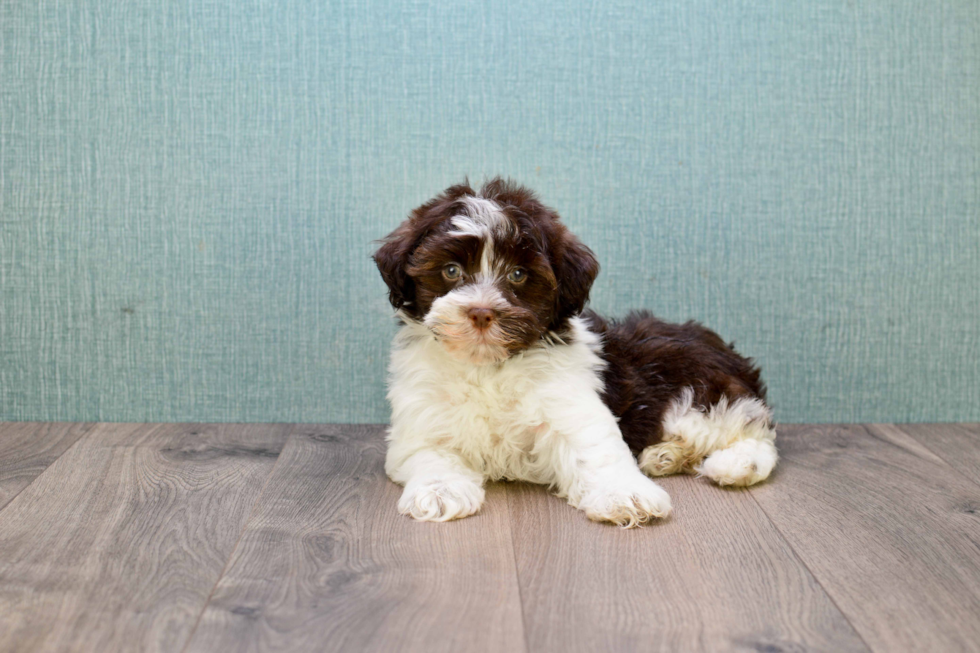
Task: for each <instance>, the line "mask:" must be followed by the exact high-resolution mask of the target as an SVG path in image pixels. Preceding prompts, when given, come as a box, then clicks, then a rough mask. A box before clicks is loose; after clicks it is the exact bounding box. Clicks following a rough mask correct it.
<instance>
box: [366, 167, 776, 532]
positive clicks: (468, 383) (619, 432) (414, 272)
mask: <svg viewBox="0 0 980 653" xmlns="http://www.w3.org/2000/svg"><path fill="white" fill-rule="evenodd" d="M374 258H375V261H376V262H377V264H378V269H379V270H380V271H381V275H382V277H383V278H384V280H385V283H386V284H387V285H388V288H389V299H390V301H391V304H392V305H393V306H394V307H395V308H396V309H397V316H398V318H399V319H400V321H401V323H402V326H401V328H400V330H399V332H398V334H397V336H396V337H395V341H394V345H393V347H392V353H391V366H390V382H389V390H388V399H389V401H390V402H391V406H392V425H391V429H390V431H389V436H388V443H389V446H388V456H387V461H386V470H387V472H388V475H389V476H390V477H391V479H392V480H394V481H395V482H397V483H400V484H402V485H404V486H405V491H404V493H403V494H402V498H401V500H400V501H399V504H398V507H399V510H400V511H401V512H402V513H404V514H408V515H411V516H413V517H415V518H416V519H420V520H430V521H445V520H449V519H456V518H460V517H465V516H467V515H470V514H473V513H474V512H476V511H477V510H479V508H480V505H481V504H482V502H483V498H484V491H483V485H484V483H485V481H487V480H488V479H490V480H495V479H505V478H506V479H513V480H524V481H530V482H533V483H541V484H545V485H548V486H551V487H552V488H554V489H555V491H556V493H557V494H558V496H561V497H567V499H568V502H569V503H570V504H571V505H573V506H575V507H577V508H580V509H582V510H584V511H585V513H586V514H587V515H588V516H589V517H590V518H592V519H596V520H601V521H610V522H613V523H616V524H620V525H623V526H636V525H638V524H642V523H644V522H646V521H648V520H650V519H652V518H655V517H666V516H667V515H668V514H669V513H670V510H671V505H670V497H669V496H668V495H667V493H666V492H664V491H663V489H661V488H660V486H658V485H657V484H656V483H654V482H653V481H652V480H650V478H648V477H647V476H646V475H650V476H661V475H664V474H672V473H675V472H688V473H699V474H703V475H704V476H707V477H708V478H710V479H712V480H714V481H715V482H717V483H719V484H721V485H751V484H753V483H757V482H759V481H761V480H763V479H765V478H766V477H768V476H769V474H770V472H771V471H772V469H773V467H774V466H775V464H776V448H775V444H774V441H775V435H776V434H775V431H774V430H773V427H772V415H771V411H770V409H769V408H768V406H767V405H766V404H765V387H764V386H763V384H762V382H761V381H760V379H759V370H758V369H756V368H755V367H754V366H753V364H752V362H751V361H749V360H747V359H745V358H743V357H741V356H739V355H738V354H737V353H735V351H733V350H732V348H731V347H730V346H727V345H726V344H725V343H724V341H722V340H721V338H719V337H718V336H717V335H716V334H715V333H713V332H712V331H710V330H708V329H706V328H704V327H702V326H700V325H698V324H696V323H694V322H688V323H687V324H684V325H674V324H668V323H665V322H662V321H660V320H658V319H656V318H655V317H653V316H652V315H650V314H649V313H646V312H637V313H631V314H630V315H629V316H628V317H627V318H626V319H625V320H623V321H619V322H616V321H607V320H605V319H603V318H601V317H599V316H598V315H596V314H595V313H593V312H591V311H583V309H584V307H585V304H586V302H587V300H588V297H589V289H590V288H591V286H592V282H593V281H594V280H595V277H596V275H597V274H598V272H599V265H598V263H597V262H596V259H595V256H594V255H593V254H592V252H591V251H590V250H589V249H588V248H587V247H586V246H584V245H583V244H582V243H581V242H579V240H578V238H576V237H575V236H574V235H572V234H571V232H569V231H568V229H567V228H566V227H565V226H564V225H563V224H562V223H561V222H560V220H559V218H558V215H557V214H556V213H555V212H554V211H552V210H551V209H549V208H548V207H546V206H544V205H543V204H541V202H540V201H538V199H537V198H536V197H535V196H534V194H533V193H532V192H531V191H529V190H527V189H526V188H523V187H521V186H518V185H516V184H513V183H510V182H507V181H503V180H501V179H494V180H492V181H490V182H488V183H486V184H484V186H483V187H482V188H481V189H480V190H479V191H476V190H474V189H473V188H471V187H470V186H469V185H468V184H461V185H457V186H453V187H451V188H449V189H447V190H446V191H445V192H444V193H442V194H441V195H439V196H438V197H436V198H435V199H433V200H431V201H429V202H427V203H425V204H423V205H422V206H420V207H419V208H417V209H415V211H413V212H412V214H411V216H410V217H409V218H408V220H406V221H405V222H404V223H402V224H401V226H399V227H398V228H397V229H395V231H393V232H392V233H391V234H390V235H389V236H388V237H387V238H386V239H385V240H384V244H383V245H382V246H381V248H380V249H379V250H378V251H377V253H376V254H375V256H374ZM634 456H638V460H637V458H635V457H634ZM645 474H646V475H645Z"/></svg>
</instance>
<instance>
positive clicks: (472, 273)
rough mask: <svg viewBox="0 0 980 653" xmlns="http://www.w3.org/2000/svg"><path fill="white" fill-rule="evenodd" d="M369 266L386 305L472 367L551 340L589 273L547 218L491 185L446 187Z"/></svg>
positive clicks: (589, 261)
mask: <svg viewBox="0 0 980 653" xmlns="http://www.w3.org/2000/svg"><path fill="white" fill-rule="evenodd" d="M374 260H375V262H376V263H377V264H378V269H379V270H380V271H381V276H382V277H383V278H384V280H385V283H387V284H388V290H389V299H390V301H391V304H392V305H393V306H394V307H395V308H396V309H399V310H400V311H401V312H402V314H403V315H404V316H405V317H407V318H408V319H411V320H415V321H419V322H422V323H423V324H424V325H425V326H426V327H428V328H429V329H430V330H431V331H432V332H433V333H434V334H435V335H436V337H437V338H438V339H439V340H440V342H442V344H443V345H444V346H445V347H446V349H447V351H449V352H450V353H451V354H452V355H453V356H455V357H456V358H458V359H460V360H465V361H469V362H472V363H474V364H485V363H492V362H500V361H503V360H506V359H507V358H509V357H510V356H513V355H514V354H516V353H518V352H520V351H523V350H525V349H527V348H528V347H530V346H531V345H533V344H534V343H536V342H537V341H538V340H539V339H540V338H541V337H542V336H544V335H545V334H546V333H549V332H556V333H559V334H560V333H561V332H562V330H563V329H564V328H565V326H566V324H567V322H568V319H569V318H570V317H572V316H574V315H576V314H578V313H579V312H581V310H582V308H583V307H584V306H585V302H586V301H588V297H589V289H590V288H591V287H592V282H593V281H594V280H595V277H596V275H597V274H598V272H599V264H598V263H597V262H596V259H595V256H594V255H593V254H592V252H591V251H590V250H589V249H588V248H587V247H586V246H584V245H583V244H582V243H581V242H579V240H578V238H576V237H575V236H574V235H572V234H571V232H569V231H568V229H567V228H565V226H564V225H563V224H561V222H560V221H559V218H558V214H557V213H555V212H554V211H552V210H551V209H549V208H548V207H546V206H544V205H543V204H541V202H539V201H538V199H537V198H536V197H535V196H534V194H533V193H532V192H530V191H529V190H527V189H525V188H522V187H520V186H517V185H515V184H512V183H509V182H506V181H503V180H501V179H494V180H492V181H490V182H488V183H486V184H485V185H484V186H483V188H481V189H480V191H479V192H475V191H474V190H473V189H472V188H471V187H470V186H469V185H468V184H461V185H458V186H452V187H450V188H449V189H447V190H446V191H445V192H444V193H442V194H441V195H439V196H438V197H436V198H434V199H432V200H430V201H429V202H426V203H425V204H423V205H422V206H420V207H419V208H417V209H415V210H414V211H413V212H412V214H411V215H410V216H409V218H408V219H407V220H406V221H405V222H403V223H402V224H401V225H400V226H399V227H398V228H397V229H395V231H393V232H392V233H391V234H389V235H388V237H387V238H385V239H384V242H383V244H382V246H381V248H380V249H379V250H378V251H377V252H376V253H375V255H374Z"/></svg>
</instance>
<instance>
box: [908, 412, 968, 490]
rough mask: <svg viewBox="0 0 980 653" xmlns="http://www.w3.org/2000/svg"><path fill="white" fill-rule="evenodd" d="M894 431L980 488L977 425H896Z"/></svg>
mask: <svg viewBox="0 0 980 653" xmlns="http://www.w3.org/2000/svg"><path fill="white" fill-rule="evenodd" d="M895 428H898V429H900V430H902V431H904V432H905V433H908V434H909V435H910V436H912V437H913V438H915V439H916V441H918V443H919V444H921V445H922V446H923V447H925V448H927V449H929V451H931V452H933V453H934V454H935V455H937V456H939V457H940V458H942V459H943V460H945V461H946V462H947V463H948V464H949V466H950V467H952V468H953V469H955V470H956V471H958V472H959V473H960V474H963V475H964V476H966V477H967V478H968V479H970V480H972V481H973V482H974V483H978V484H980V424H898V425H896V426H895Z"/></svg>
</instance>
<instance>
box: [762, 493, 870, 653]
mask: <svg viewBox="0 0 980 653" xmlns="http://www.w3.org/2000/svg"><path fill="white" fill-rule="evenodd" d="M748 494H749V496H750V497H752V501H754V502H755V505H756V506H758V507H759V510H760V511H761V512H762V514H763V515H765V517H766V521H768V522H769V524H770V525H772V527H773V528H774V529H775V530H776V533H777V534H778V535H779V537H780V538H781V539H782V540H783V542H785V543H786V546H788V547H789V550H790V551H792V552H793V557H794V558H796V559H797V561H799V563H800V564H801V565H803V568H804V569H806V571H807V573H808V574H810V577H811V578H813V581H814V582H815V583H816V584H817V585H818V586H819V587H820V589H821V591H823V593H824V596H826V597H827V599H828V600H829V601H830V602H831V603H832V604H833V606H834V607H835V608H837V612H839V613H840V616H842V617H843V618H844V621H846V622H847V623H848V625H849V626H850V627H851V630H853V631H854V634H855V635H857V637H858V639H860V640H861V643H862V644H864V646H865V648H866V649H868V651H871V652H872V653H874V651H875V650H876V649H874V648H873V647H872V646H871V644H869V643H868V640H866V639H865V638H864V635H862V634H861V631H859V630H858V628H857V626H855V625H854V622H853V621H851V617H850V615H848V614H847V613H846V612H845V611H844V609H843V608H842V607H841V606H840V604H839V603H837V599H835V598H834V596H833V594H831V593H830V590H828V589H827V587H826V586H825V585H824V584H823V582H822V581H821V580H820V578H819V577H818V576H817V574H816V573H814V571H813V569H811V568H810V565H808V564H807V563H806V560H804V559H803V556H801V555H800V554H799V552H798V551H797V550H796V547H794V546H793V543H792V542H790V541H789V538H787V537H786V535H785V534H784V533H783V531H782V530H781V529H780V528H779V526H778V525H776V522H775V521H774V520H773V518H772V517H771V516H770V515H769V513H768V512H766V509H765V508H764V507H763V506H762V504H761V503H759V500H758V499H757V498H756V497H755V494H753V492H752V490H749V493H748Z"/></svg>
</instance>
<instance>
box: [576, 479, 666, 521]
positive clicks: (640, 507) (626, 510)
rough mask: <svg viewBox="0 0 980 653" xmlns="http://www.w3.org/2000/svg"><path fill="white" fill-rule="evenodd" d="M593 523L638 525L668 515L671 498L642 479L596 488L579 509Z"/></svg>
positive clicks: (659, 488)
mask: <svg viewBox="0 0 980 653" xmlns="http://www.w3.org/2000/svg"><path fill="white" fill-rule="evenodd" d="M579 507H580V508H581V509H582V510H584V511H585V514H586V516H588V518H589V519H591V520H593V521H605V522H612V523H613V524H617V525H618V526H622V527H623V528H634V527H636V526H641V525H643V524H645V523H647V522H649V521H651V520H652V519H662V518H664V517H667V516H668V515H670V511H671V505H670V495H669V494H667V492H666V491H665V490H664V489H663V488H662V487H660V486H659V485H657V484H656V483H654V482H653V481H651V480H650V479H648V478H647V477H645V476H639V475H638V476H637V477H636V479H634V480H631V481H630V482H627V483H622V482H620V483H617V484H616V487H610V488H597V489H596V490H594V491H593V492H591V493H589V494H588V495H587V496H586V497H585V498H584V500H583V501H582V503H581V505H580V506H579Z"/></svg>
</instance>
